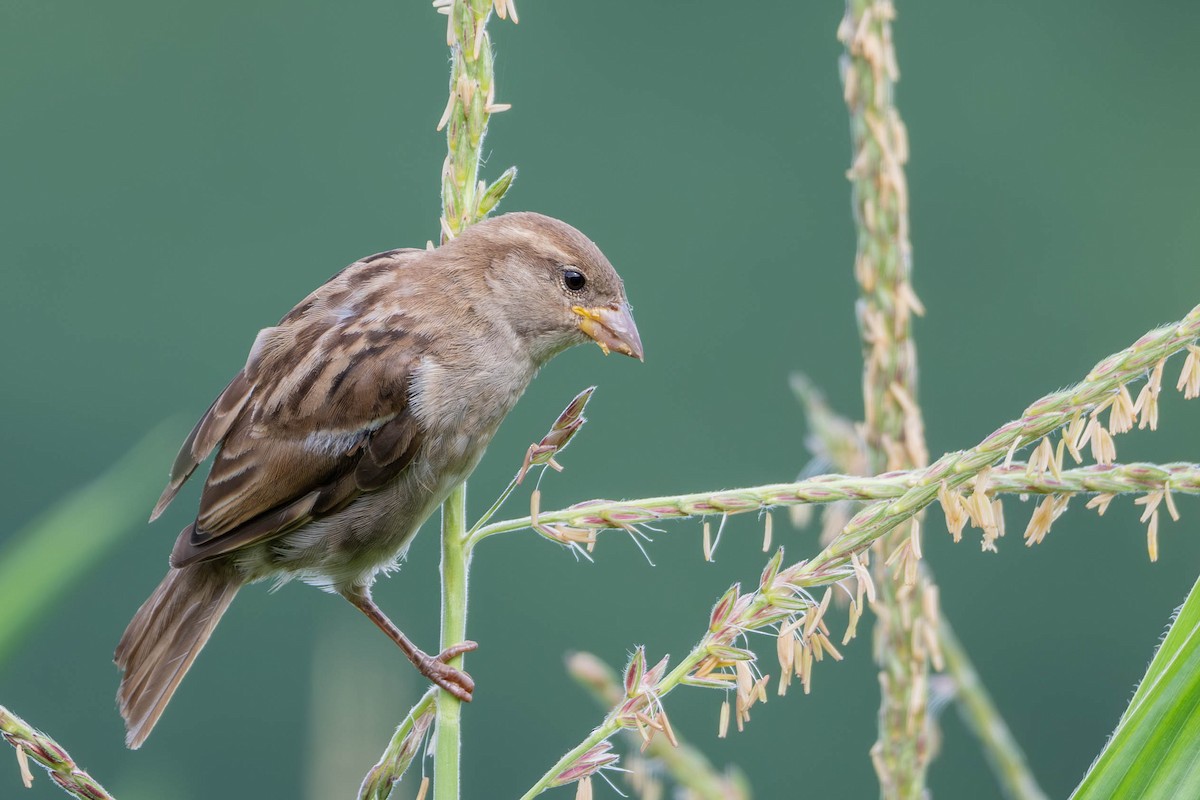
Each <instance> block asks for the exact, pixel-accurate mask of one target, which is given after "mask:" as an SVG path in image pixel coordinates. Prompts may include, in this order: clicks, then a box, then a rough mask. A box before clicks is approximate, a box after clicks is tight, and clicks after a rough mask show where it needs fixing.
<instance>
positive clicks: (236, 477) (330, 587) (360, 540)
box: [114, 213, 642, 748]
mask: <svg viewBox="0 0 1200 800" xmlns="http://www.w3.org/2000/svg"><path fill="white" fill-rule="evenodd" d="M589 339H590V340H593V341H595V342H596V343H597V344H599V345H600V347H601V349H603V350H604V352H605V353H607V352H608V351H609V350H615V351H617V352H618V353H624V354H625V355H629V356H633V357H635V358H638V359H641V358H642V344H641V340H640V338H639V336H638V331H637V328H636V327H635V325H634V323H633V317H632V316H631V315H630V311H629V304H628V302H627V301H626V299H625V289H624V286H623V284H622V282H621V278H620V277H619V276H618V275H617V273H616V271H615V270H613V268H612V265H611V264H609V262H608V259H606V258H605V257H604V254H603V253H601V252H600V250H599V249H597V247H596V245H594V244H593V243H592V242H591V241H590V240H589V239H588V238H587V237H585V236H584V235H583V234H581V233H580V232H579V231H577V230H576V229H575V228H572V227H571V226H570V225H567V224H566V223H563V222H560V221H558V220H555V219H551V218H550V217H545V216H542V215H541V214H533V213H513V214H505V215H503V216H499V217H496V218H494V219H490V220H487V221H485V222H480V223H478V224H477V225H474V226H472V227H470V228H468V229H467V230H466V231H465V232H464V233H463V234H462V235H461V236H459V237H458V238H457V239H454V240H452V241H450V242H448V243H446V244H444V245H442V246H441V247H439V248H437V249H436V250H421V249H400V250H391V251H388V252H386V253H379V254H378V255H373V256H370V257H368V258H364V259H362V260H360V261H356V262H354V263H353V264H351V265H350V266H348V267H346V268H345V269H344V270H342V271H341V272H339V273H338V274H337V275H335V276H334V277H333V278H332V279H331V280H330V281H329V282H328V283H326V284H325V285H323V286H321V287H320V288H319V289H317V290H316V291H315V292H313V293H312V294H310V295H309V296H308V297H306V298H305V299H304V300H303V301H302V302H301V303H300V304H299V305H297V306H296V307H295V308H293V309H292V310H291V311H290V312H288V314H287V315H286V316H285V317H284V318H283V319H282V320H280V322H279V324H278V325H276V326H275V327H272V328H266V329H264V330H262V331H261V332H260V333H259V334H258V337H257V338H256V339H255V341H254V346H253V347H252V348H251V350H250V355H249V358H248V359H247V360H246V366H245V367H243V368H242V370H241V372H239V373H238V374H237V375H236V376H235V377H234V379H233V380H232V381H231V382H230V383H229V386H227V387H226V388H225V391H223V392H222V393H221V395H220V396H219V397H218V398H217V399H216V401H215V402H214V403H213V404H212V407H211V408H209V410H208V411H207V413H205V414H204V416H203V417H202V418H201V419H200V421H199V422H198V423H197V424H196V427H195V428H194V429H193V430H192V432H191V434H190V435H189V436H188V437H187V440H186V441H185V442H184V444H183V448H182V449H181V450H180V453H179V456H178V457H177V458H176V460H175V465H174V467H173V468H172V470H171V477H170V482H169V483H168V485H167V488H166V490H165V491H164V492H163V494H162V497H161V498H160V499H159V501H158V505H157V506H155V508H154V513H153V514H152V515H151V517H150V519H151V521H153V520H155V519H157V518H158V516H159V515H160V514H162V512H163V510H164V509H166V507H167V505H168V504H169V503H170V502H171V500H172V499H173V498H174V497H175V495H176V493H177V492H178V491H179V488H180V487H181V486H182V485H183V483H184V481H186V480H187V479H188V477H189V476H190V475H191V474H192V472H194V471H195V469H196V467H197V466H199V464H200V462H202V461H203V460H204V459H205V458H207V457H208V456H209V454H210V453H213V452H214V451H216V458H215V459H214V462H213V465H212V468H211V470H210V471H209V474H208V479H207V480H206V481H205V483H204V489H203V492H202V494H201V497H200V509H199V513H198V514H197V516H196V520H195V522H193V523H192V524H190V525H188V526H187V527H186V528H184V529H183V531H182V532H181V533H180V534H179V539H178V540H177V541H176V543H175V548H174V550H173V551H172V552H171V570H170V571H169V572H168V573H167V577H166V578H165V579H163V581H162V583H161V584H159V586H158V588H157V589H156V590H155V591H154V593H153V594H152V595H151V596H150V598H149V599H148V600H146V602H145V603H143V604H142V607H141V608H140V609H138V612H137V614H136V615H135V616H134V618H133V620H132V621H131V622H130V623H129V627H128V628H127V629H126V630H125V634H124V635H123V636H122V637H121V641H120V644H118V646H117V651H116V656H115V659H114V660H115V661H116V663H117V665H118V666H119V667H120V668H121V669H122V670H123V671H124V675H123V677H122V680H121V687H120V690H119V692H118V694H117V700H118V704H119V706H120V710H121V715H122V716H123V717H124V719H125V725H126V731H127V735H126V744H127V745H128V746H129V747H131V748H137V747H139V746H141V744H142V742H144V741H145V740H146V737H147V736H148V735H149V734H150V731H151V729H152V728H153V727H154V725H155V723H156V722H157V721H158V718H159V716H161V714H162V712H163V709H164V708H165V707H166V705H167V702H168V701H169V700H170V699H171V695H172V694H173V693H174V692H175V689H176V687H178V685H179V682H180V681H181V680H182V679H183V676H184V674H185V673H186V672H187V670H188V667H190V666H191V664H192V661H193V660H194V659H195V658H196V655H197V654H198V653H199V652H200V649H201V648H202V647H204V643H205V642H206V641H207V640H208V637H209V636H210V635H211V634H212V631H213V628H215V627H216V625H217V622H218V621H219V620H220V618H221V615H222V614H223V613H224V612H225V609H226V608H228V606H229V603H230V602H231V601H232V600H233V597H234V595H235V594H237V591H238V589H240V588H241V587H242V586H243V585H244V584H247V583H252V582H254V581H260V580H263V579H265V578H274V579H276V580H278V581H286V580H290V579H291V578H293V577H299V578H301V579H302V580H304V581H306V582H308V583H312V584H315V585H317V586H319V587H321V588H323V589H325V590H327V591H330V592H336V593H338V594H340V595H342V596H343V597H345V598H346V599H347V600H349V601H350V602H351V603H353V604H354V605H355V606H356V607H357V608H359V609H360V610H361V611H362V612H363V613H364V614H366V615H367V616H368V617H369V618H370V619H371V621H372V622H374V623H375V624H376V625H378V626H379V627H380V628H381V629H382V630H383V631H384V633H386V634H387V635H388V636H389V637H390V638H391V639H392V640H393V641H394V642H395V643H396V644H397V645H398V646H399V647H400V649H401V650H402V651H403V652H404V654H405V655H406V656H408V658H409V659H410V660H411V661H412V663H413V664H414V665H415V666H416V667H417V669H418V670H420V672H421V674H423V675H425V676H426V677H427V678H429V680H431V681H433V682H434V683H436V684H437V685H438V686H440V687H442V688H444V689H446V690H447V691H449V692H452V693H453V694H454V695H456V696H457V697H459V698H461V699H463V700H470V699H471V692H472V690H473V689H474V682H473V681H472V680H471V678H470V677H469V676H468V675H467V674H466V673H464V672H461V671H460V670H457V669H454V668H453V667H451V666H449V664H448V663H447V662H448V661H449V660H450V659H451V658H453V657H455V656H457V655H459V654H461V653H464V652H467V651H469V650H473V649H474V648H475V644H474V643H473V642H463V643H461V644H457V645H455V646H453V647H450V648H448V649H447V650H446V651H445V652H443V653H441V654H440V655H437V656H429V655H426V654H425V653H424V652H422V651H421V650H420V649H419V648H418V647H417V646H416V645H415V644H413V642H412V641H410V640H409V639H408V637H406V636H405V635H404V634H403V633H402V632H401V631H400V629H399V628H398V627H396V625H395V624H393V623H392V621H391V620H390V619H388V618H387V616H386V615H385V614H384V613H383V612H382V611H381V610H379V608H378V607H377V606H376V605H375V603H374V602H373V601H372V599H371V584H372V583H373V582H374V580H375V576H376V575H377V574H378V573H379V572H386V571H387V570H389V569H391V568H392V567H394V565H395V564H396V561H397V559H398V558H399V557H400V556H401V555H402V554H403V553H404V551H405V549H406V548H407V547H408V544H409V542H410V541H411V540H412V537H413V535H414V534H415V533H416V532H417V529H418V528H419V527H420V526H421V523H423V522H424V521H425V519H426V518H428V517H429V516H430V514H432V513H433V511H434V509H436V508H437V507H438V506H439V505H440V504H441V503H442V501H443V500H445V498H446V496H447V495H448V494H449V493H450V490H451V489H452V488H453V487H454V486H456V485H457V484H458V483H459V482H461V481H463V480H464V479H465V478H466V477H467V476H468V475H470V474H471V471H472V470H474V469H475V465H476V464H477V463H478V462H479V459H480V457H481V456H482V455H483V451H484V448H486V446H487V444H488V442H489V441H490V440H491V438H492V436H493V434H495V432H496V429H497V427H499V425H500V422H501V421H502V420H503V419H504V417H505V416H506V415H507V414H508V412H509V411H510V410H512V408H513V405H514V404H515V403H516V402H517V399H518V398H519V397H520V396H521V393H522V392H524V391H525V387H526V386H527V385H528V384H529V382H530V380H531V379H532V378H533V376H534V375H535V374H536V373H537V371H538V369H539V368H540V367H541V366H542V365H544V364H545V363H546V362H547V361H549V360H550V359H551V358H553V357H554V356H555V355H557V354H558V353H561V352H562V351H563V350H565V349H567V348H568V347H571V346H572V345H576V344H580V343H582V342H586V341H588V340H589Z"/></svg>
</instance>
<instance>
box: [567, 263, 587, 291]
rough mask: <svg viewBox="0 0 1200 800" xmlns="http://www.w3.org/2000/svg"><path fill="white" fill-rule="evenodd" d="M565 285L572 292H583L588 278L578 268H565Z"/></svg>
mask: <svg viewBox="0 0 1200 800" xmlns="http://www.w3.org/2000/svg"><path fill="white" fill-rule="evenodd" d="M563 286H566V287H567V291H570V292H582V291H583V287H584V286H587V278H585V277H584V275H583V273H582V272H580V271H579V270H577V269H570V268H568V269H564V270H563Z"/></svg>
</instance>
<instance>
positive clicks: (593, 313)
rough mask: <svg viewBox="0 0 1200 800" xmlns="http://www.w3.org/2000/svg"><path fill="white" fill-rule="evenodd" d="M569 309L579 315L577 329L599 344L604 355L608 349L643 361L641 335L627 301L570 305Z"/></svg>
mask: <svg viewBox="0 0 1200 800" xmlns="http://www.w3.org/2000/svg"><path fill="white" fill-rule="evenodd" d="M571 310H572V311H574V312H575V313H576V314H578V315H579V329H580V330H581V331H583V332H584V333H585V334H587V335H588V336H589V337H591V338H592V339H593V340H594V341H595V342H596V344H598V345H600V349H601V350H603V351H604V354H605V355H608V351H609V350H615V351H617V352H618V353H622V354H624V355H627V356H632V357H633V358H636V359H637V360H638V361H645V359H644V358H643V357H642V337H641V336H639V335H638V329H637V325H634V324H633V314H632V313H630V311H629V304H628V303H621V304H620V305H619V306H600V307H598V308H584V307H583V306H572V307H571Z"/></svg>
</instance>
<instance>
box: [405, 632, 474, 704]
mask: <svg viewBox="0 0 1200 800" xmlns="http://www.w3.org/2000/svg"><path fill="white" fill-rule="evenodd" d="M478 647H479V645H478V644H476V643H475V642H460V643H459V644H456V645H452V646H450V647H447V648H446V649H445V650H443V651H442V652H441V653H439V654H438V655H436V656H427V655H426V656H424V657H423V658H421V659H419V660H418V661H417V662H416V665H417V669H418V670H420V672H421V674H422V675H424V676H425V677H426V678H428V679H429V680H430V681H432V682H433V683H435V684H437V685H438V686H440V687H441V688H443V689H445V690H446V691H447V692H449V693H450V694H452V695H454V696H455V697H457V698H458V699H459V700H462V701H463V702H464V703H469V702H471V694H472V693H473V692H474V691H475V681H474V680H472V679H471V676H470V675H468V674H467V673H465V672H463V671H462V670H461V669H456V668H455V667H452V666H450V665H449V663H447V662H449V661H451V660H452V659H455V658H457V657H458V656H461V655H462V654H463V653H469V652H471V651H472V650H475V649H477V648H478ZM422 655H424V654H422Z"/></svg>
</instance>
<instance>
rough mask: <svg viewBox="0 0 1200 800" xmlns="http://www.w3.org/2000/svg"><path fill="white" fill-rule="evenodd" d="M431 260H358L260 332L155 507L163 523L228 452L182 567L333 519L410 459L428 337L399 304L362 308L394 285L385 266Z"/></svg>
mask: <svg viewBox="0 0 1200 800" xmlns="http://www.w3.org/2000/svg"><path fill="white" fill-rule="evenodd" d="M421 252H423V251H403V252H393V253H390V254H385V255H386V256H389V257H390V260H389V259H388V258H384V257H382V256H381V257H373V258H372V259H364V260H363V261H360V262H356V263H355V264H353V265H351V267H348V268H347V269H346V270H343V272H342V273H339V274H338V275H337V276H335V277H334V279H333V280H331V281H330V282H329V283H327V284H325V285H324V286H322V287H321V288H320V289H318V290H317V291H316V292H314V293H313V294H312V295H310V296H309V297H308V298H306V299H305V301H304V302H302V303H301V304H300V305H298V306H297V307H296V308H295V309H294V310H293V311H292V312H290V313H289V314H288V315H287V316H285V317H284V318H283V320H281V321H280V323H279V325H277V326H275V327H272V328H267V329H265V330H263V331H262V332H260V333H259V335H258V338H257V339H256V340H255V343H254V347H253V349H252V350H251V354H250V357H249V359H248V360H247V362H246V367H245V368H244V369H243V370H242V371H241V372H239V373H238V375H237V376H236V377H235V378H234V379H233V380H232V381H231V382H230V384H229V386H227V387H226V389H225V391H224V392H222V393H221V395H220V396H219V397H218V398H217V400H216V402H214V403H213V405H212V407H211V408H209V410H208V412H207V413H205V415H204V416H203V417H202V418H201V419H200V421H199V422H198V423H197V424H196V427H195V429H193V431H192V433H191V434H190V435H189V436H188V438H187V440H186V441H185V442H184V445H183V448H182V450H181V451H180V453H179V456H178V458H177V459H176V461H175V465H174V467H173V469H172V472H171V480H170V483H169V484H168V485H167V488H166V490H165V491H164V492H163V496H162V498H161V499H160V500H159V503H158V506H156V508H155V514H154V515H155V516H157V515H158V514H160V513H161V512H162V510H163V509H164V508H165V507H166V505H167V504H169V503H170V501H171V499H172V498H173V497H174V496H175V494H176V493H177V492H178V491H179V488H180V486H182V485H183V483H184V481H186V480H187V478H188V477H189V476H190V475H191V474H192V473H193V472H194V471H195V469H196V467H197V465H198V464H199V463H200V462H201V461H203V460H204V459H205V458H206V457H207V456H208V455H209V454H210V453H211V452H212V451H213V450H214V449H216V450H217V451H218V452H217V456H216V458H215V460H214V462H213V466H212V469H211V471H210V472H209V475H208V479H207V480H206V481H205V484H204V490H203V492H202V493H201V498H200V509H199V513H198V515H197V517H196V521H195V522H194V523H193V524H192V525H189V526H188V527H187V528H185V529H184V530H183V531H182V532H181V533H180V535H179V540H178V541H177V543H176V545H175V550H174V552H173V553H172V554H171V563H172V564H173V565H174V566H176V567H179V566H184V565H186V564H190V563H193V562H196V561H201V560H205V559H208V558H212V557H214V556H217V555H220V554H222V553H227V552H229V551H231V550H236V549H238V548H241V547H245V546H246V545H249V544H251V543H254V542H259V541H263V540H265V539H270V538H273V537H275V536H278V535H280V534H282V533H285V532H287V531H289V530H293V529H295V528H297V527H299V526H300V525H303V524H305V523H307V522H309V521H312V520H314V519H319V518H321V517H323V516H326V515H328V514H331V513H334V512H336V511H338V510H340V509H342V508H345V506H346V505H348V504H349V503H350V502H351V501H352V500H354V498H356V497H358V496H359V495H360V494H362V493H363V492H369V491H372V490H375V489H378V488H380V487H382V486H383V485H385V484H387V483H388V482H389V481H390V480H391V479H393V478H394V477H396V476H397V475H398V474H399V473H400V472H402V471H403V470H404V468H405V467H406V466H407V465H408V464H409V463H410V462H411V460H412V459H413V457H414V455H415V454H416V452H417V450H418V448H419V446H420V444H421V435H420V427H419V425H418V423H417V420H416V418H415V415H414V414H413V413H412V410H411V408H410V406H409V401H408V390H409V383H410V381H411V379H412V375H413V372H414V370H415V369H416V366H417V364H418V363H419V362H420V359H421V356H422V355H423V353H424V352H425V351H426V350H427V349H428V345H429V343H430V340H429V338H428V337H426V336H423V335H422V334H420V333H419V332H417V331H415V330H414V327H415V326H413V325H406V324H405V323H406V321H409V320H408V318H407V315H406V314H405V313H404V311H403V310H402V309H401V308H399V307H396V308H393V309H391V310H390V313H388V314H378V313H374V312H375V311H377V309H376V308H375V307H374V306H371V307H370V308H369V309H368V308H367V307H365V306H363V305H362V304H361V303H360V301H361V299H362V298H363V297H364V296H365V295H369V294H370V290H371V288H372V287H373V286H376V284H378V283H380V281H382V280H383V279H385V278H386V277H387V276H386V275H383V274H382V273H383V268H384V267H388V266H390V267H391V268H392V269H393V270H394V268H395V267H396V266H398V265H402V264H403V262H404V261H406V260H408V259H409V258H412V257H414V255H415V254H419V253H421ZM397 262H399V264H398V263H397ZM373 274H378V275H379V279H378V280H372V275H373ZM393 280H394V276H393ZM376 288H378V287H376Z"/></svg>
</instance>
